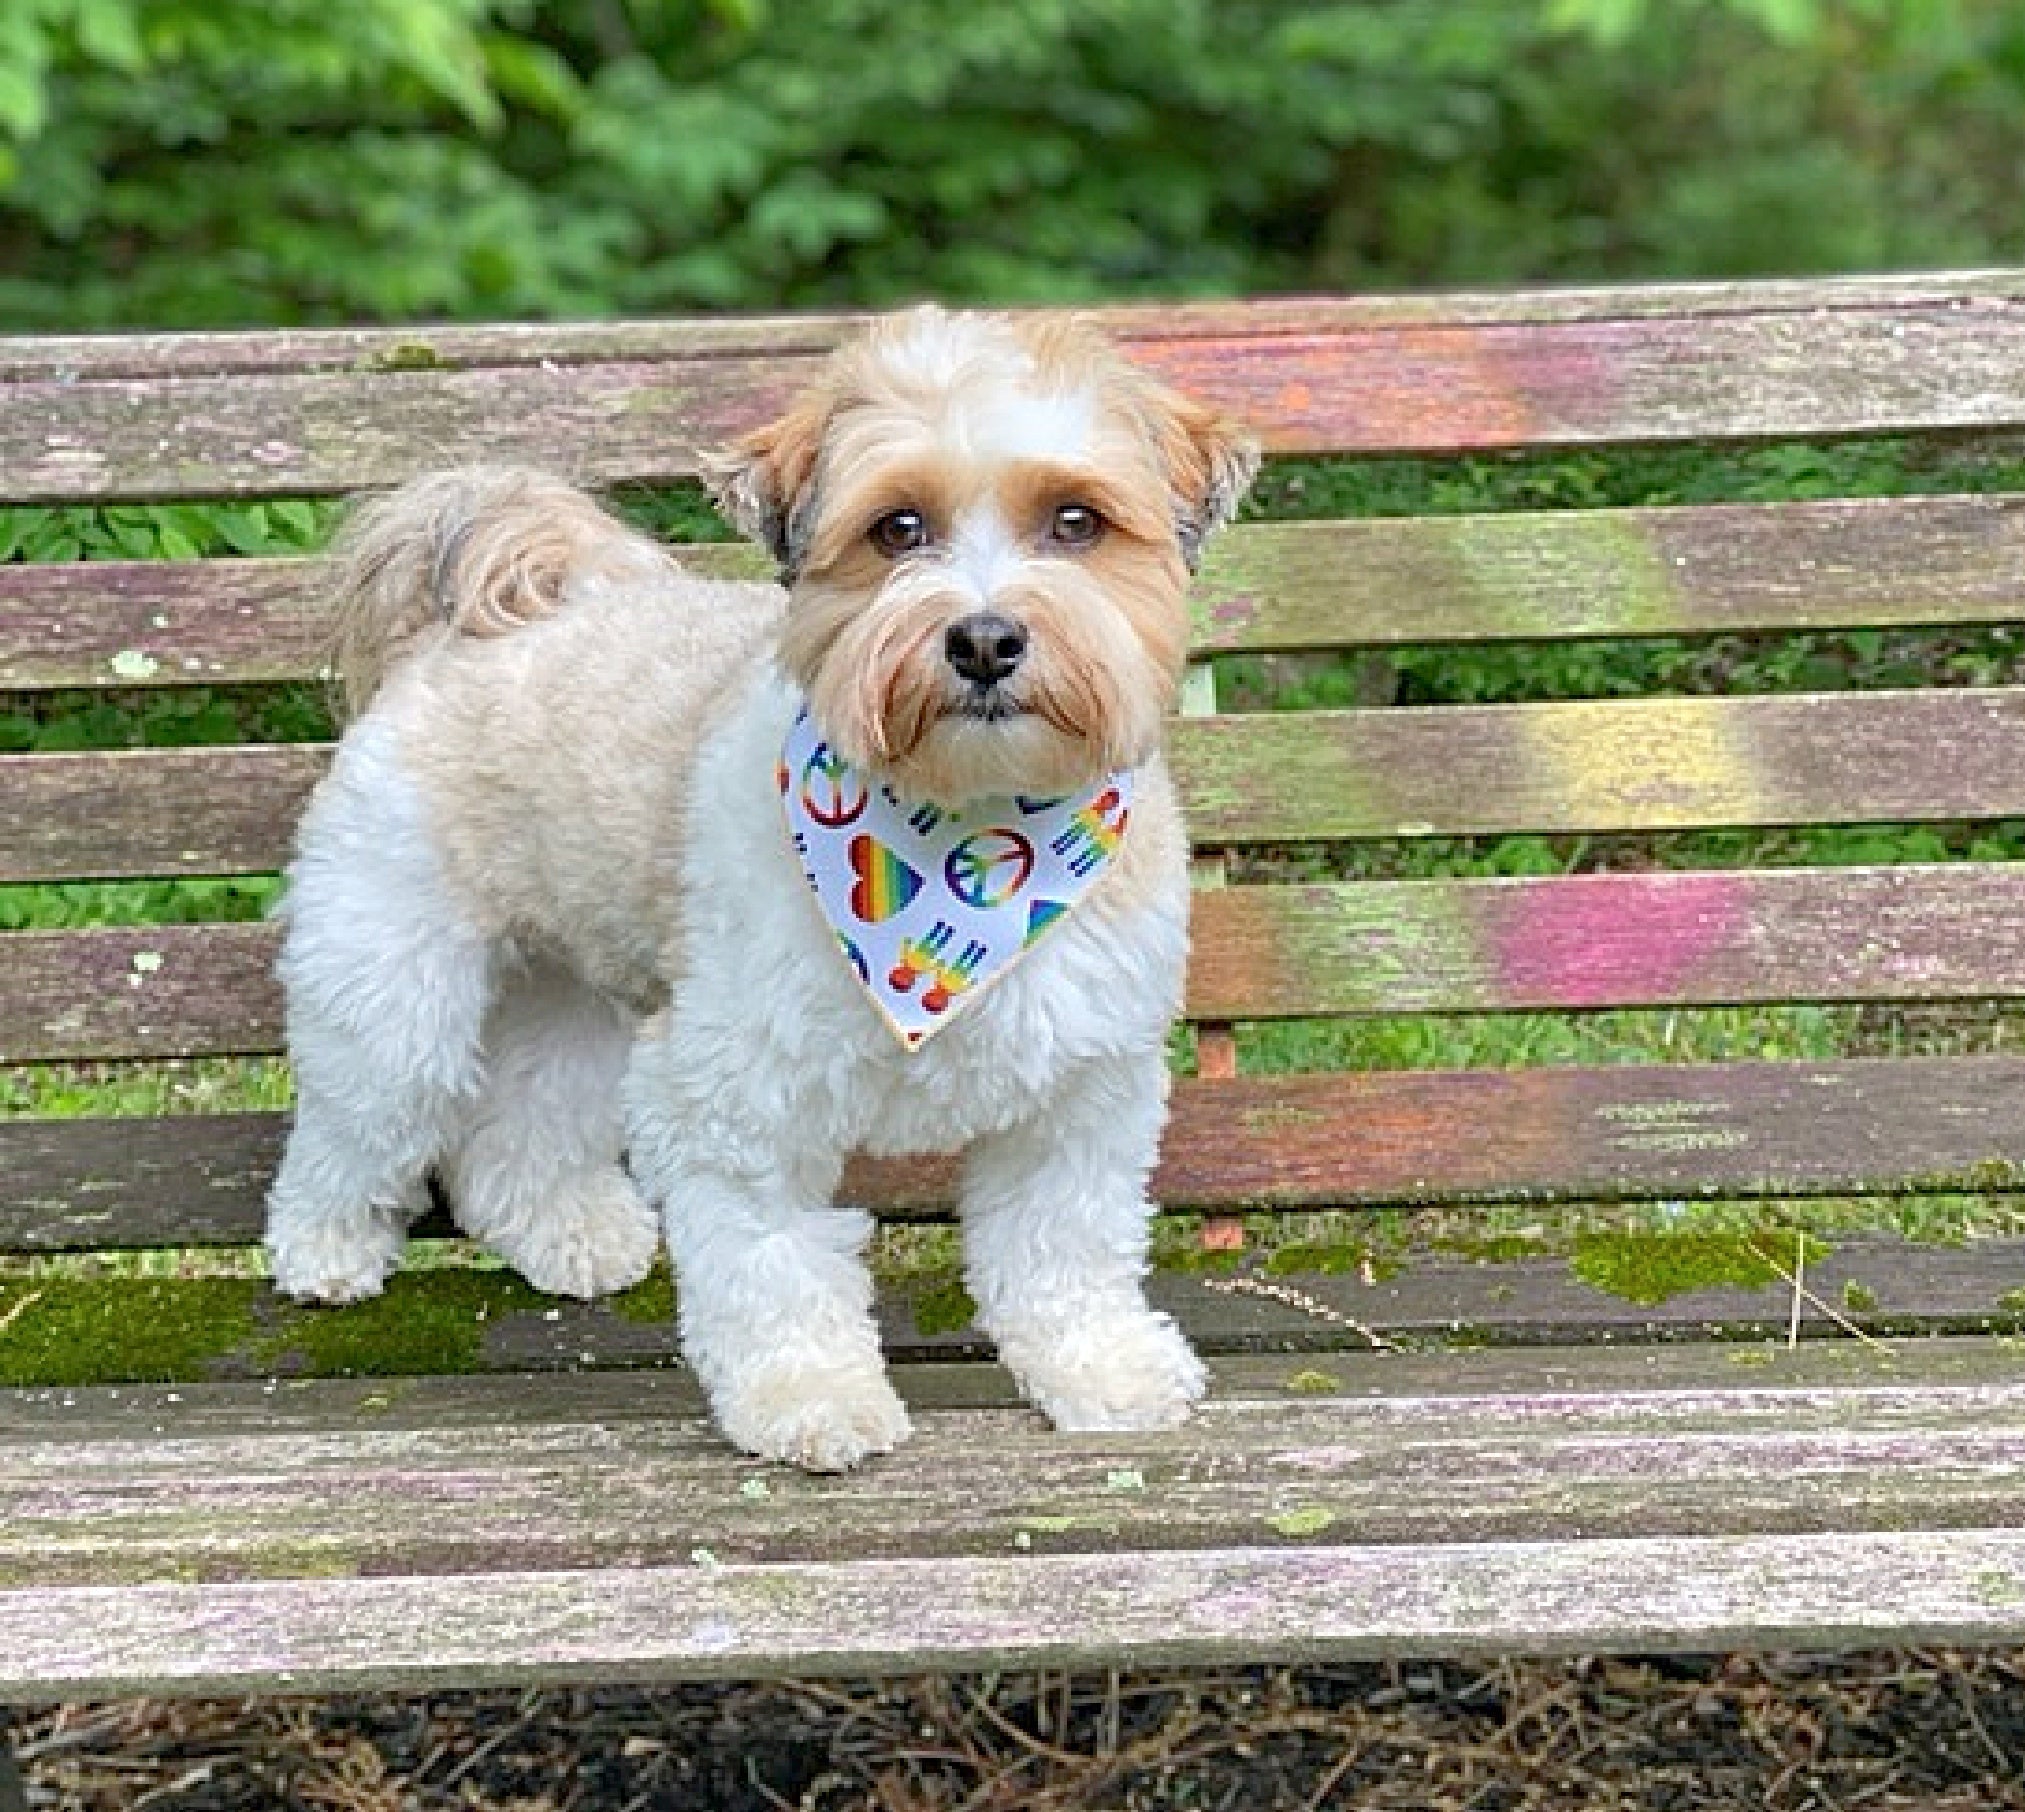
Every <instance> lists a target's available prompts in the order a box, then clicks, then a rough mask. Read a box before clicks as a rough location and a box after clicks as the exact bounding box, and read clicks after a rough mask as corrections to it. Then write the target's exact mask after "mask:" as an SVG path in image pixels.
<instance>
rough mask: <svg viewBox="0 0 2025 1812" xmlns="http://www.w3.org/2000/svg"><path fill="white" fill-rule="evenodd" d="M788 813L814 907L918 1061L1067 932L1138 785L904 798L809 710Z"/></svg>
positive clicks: (796, 730)
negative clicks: (942, 1033) (1058, 931)
mask: <svg viewBox="0 0 2025 1812" xmlns="http://www.w3.org/2000/svg"><path fill="white" fill-rule="evenodd" d="M778 779H779V782H780V793H781V805H782V809H783V811H784V813H785V815H786V819H787V828H788V835H789V838H790V839H791V840H792V842H793V844H794V850H795V854H796V856H797V857H798V858H799V859H800V861H801V865H802V872H803V873H804V874H805V875H806V876H807V877H808V881H809V887H810V889H811V891H812V892H813V893H814V895H815V898H816V904H817V907H818V908H819V910H820V911H821V912H822V915H823V917H824V919H825V920H827V921H828V923H829V927H830V929H831V931H832V932H833V933H834V934H835V936H836V939H837V946H838V948H839V950H841V951H842V953H843V955H844V957H845V959H846V960H847V961H848V962H849V963H850V965H851V970H852V973H853V974H855V975H856V976H857V978H858V980H859V982H860V984H861V985H862V986H863V988H864V990H865V993H866V995H867V997H868V998H869V999H870V1000H871V1002H872V1004H873V1006H874V1007H876V1008H877V1009H878V1011H879V1014H880V1016H881V1018H883V1019H884V1020H885V1022H886V1024H887V1025H888V1027H890V1028H891V1030H892V1032H893V1034H894V1036H895V1037H896V1038H898V1039H899V1040H900V1042H901V1043H902V1044H903V1045H905V1046H906V1047H907V1049H908V1050H910V1051H913V1050H919V1049H920V1048H921V1046H922V1045H924V1044H926V1043H927V1042H928V1040H929V1039H930V1038H931V1037H933V1036H934V1034H935V1033H936V1032H938V1031H939V1030H941V1028H942V1027H943V1026H945V1025H947V1024H948V1023H949V1022H950V1021H951V1020H952V1019H953V1018H955V1016H956V1015H957V1014H958V1013H960V1012H961V1011H962V1010H963V1008H964V1007H965V1006H966V1005H968V1004H969V1003H970V1002H971V1001H973V1000H975V999H976V998H977V997H978V995H979V994H980V993H982V992H983V990H984V989H985V988H986V987H988V986H989V985H990V984H991V983H992V982H993V981H996V980H997V979H998V977H999V976H1001V975H1003V974H1004V973H1005V972H1006V970H1007V969H1009V968H1010V967H1011V966H1012V965H1013V964H1014V963H1015V962H1017V961H1018V960H1019V958H1020V957H1021V956H1022V955H1023V954H1025V952H1026V951H1028V950H1029V949H1031V948H1032V947H1033V945H1034V943H1035V942H1036V941H1037V940H1038V939H1040V938H1041V937H1043V936H1044V935H1045V934H1046V933H1047V932H1049V931H1050V930H1052V929H1053V928H1054V927H1055V926H1056V925H1058V924H1060V923H1061V921H1062V920H1063V918H1065V917H1066V916H1067V915H1068V913H1069V912H1070V910H1071V909H1072V908H1073V907H1074V906H1075V905H1076V903H1077V901H1079V900H1080V899H1081V898H1082V897H1083V896H1084V895H1085V894H1086V893H1088V892H1089V890H1090V889H1091V887H1093V886H1094V885H1095V884H1096V883H1097V881H1098V880H1099V879H1100V878H1101V877H1102V876H1103V874H1104V872H1105V870H1106V869H1108V868H1109V867H1110V865H1111V863H1112V861H1113V860H1114V859H1115V858H1116V856H1117V853H1118V846H1119V843H1120V841H1121V840H1122V839H1123V837H1124V835H1125V826H1126V823H1127V822H1128V820H1129V818H1130V816H1131V810H1132V776H1131V775H1130V774H1129V773H1120V774H1111V775H1107V776H1106V777H1105V778H1104V779H1103V780H1101V781H1099V782H1098V783H1097V784H1096V785H1095V786H1093V787H1091V788H1089V789H1088V790H1087V791H1084V792H1080V793H1073V794H1068V795H1065V796H1064V797H1062V798H1059V799H1028V798H1022V797H1018V796H1015V797H1012V798H1007V799H975V800H972V801H971V802H970V803H969V804H967V805H965V806H963V807H961V808H960V809H954V810H952V809H947V808H944V807H942V806H937V805H929V804H926V803H923V802H921V801H918V800H915V801H910V800H905V799H902V798H900V797H899V796H898V795H897V794H896V793H894V792H893V790H892V789H891V788H890V787H887V786H884V785H882V784H880V783H879V782H877V781H874V780H872V779H870V778H869V777H868V776H866V775H864V774H862V773H860V772H859V771H858V770H857V769H855V768H853V767H852V766H851V765H850V763H848V762H847V761H845V760H843V759H842V758H841V757H840V756H839V755H838V754H837V752H836V750H835V749H834V748H832V747H831V746H830V744H829V743H828V742H827V741H825V740H824V738H823V736H822V733H821V732H820V731H819V730H818V729H817V728H816V725H815V721H814V719H813V718H811V717H810V715H809V712H808V708H807V706H803V708H802V710H801V711H800V713H799V714H798V715H797V716H796V718H795V721H794V725H793V727H792V728H791V729H790V730H789V731H788V735H787V741H786V743H785V744H784V745H783V747H782V749H781V759H780V766H779V770H778Z"/></svg>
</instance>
